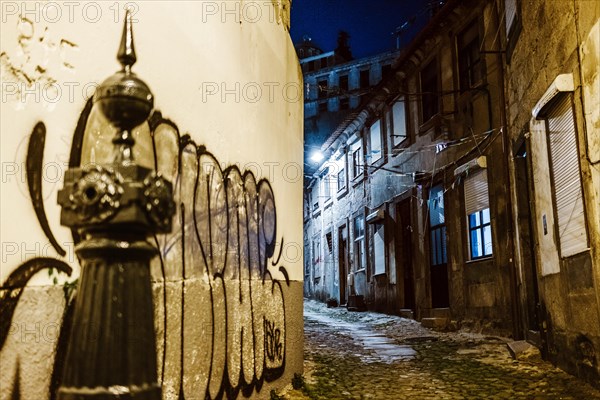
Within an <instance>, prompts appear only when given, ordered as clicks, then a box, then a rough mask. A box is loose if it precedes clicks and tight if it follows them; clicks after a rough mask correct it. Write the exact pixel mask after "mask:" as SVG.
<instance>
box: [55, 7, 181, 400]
mask: <svg viewBox="0 0 600 400" xmlns="http://www.w3.org/2000/svg"><path fill="white" fill-rule="evenodd" d="M118 60H119V61H120V63H121V65H122V70H121V71H119V72H117V73H116V74H114V75H113V76H111V77H110V78H108V79H107V80H106V81H104V83H102V85H100V87H99V88H98V89H97V91H96V94H95V96H94V103H95V106H96V107H100V109H101V111H102V113H103V114H104V115H105V116H106V118H107V119H108V121H109V122H110V123H111V124H112V125H114V126H115V127H116V128H117V129H118V134H117V135H116V137H115V138H114V139H113V144H114V146H115V157H114V161H113V162H112V163H110V164H108V165H88V166H82V167H80V168H73V169H70V170H69V171H67V173H66V176H65V185H64V188H63V189H62V190H60V192H59V194H58V202H59V204H60V205H61V207H62V213H61V223H62V225H65V226H68V227H71V228H75V229H77V230H78V231H79V232H80V233H81V235H82V237H83V241H82V242H81V243H79V244H78V245H77V247H76V252H77V255H78V257H79V259H80V261H81V268H82V271H81V278H80V280H79V286H78V291H77V296H76V300H75V309H74V315H73V326H72V329H71V335H70V339H69V343H68V349H67V355H66V361H65V368H64V371H63V380H62V384H61V386H60V388H59V390H58V399H59V400H83V399H86V400H87V399H94V400H109V399H113V400H114V399H143V400H159V399H161V397H162V394H161V388H160V385H159V383H158V379H157V367H156V342H155V331H154V322H153V320H154V318H153V317H154V313H153V301H152V287H151V281H150V269H149V265H150V260H151V259H152V257H154V256H155V255H156V252H157V251H156V249H155V248H154V247H153V246H152V245H150V244H149V243H148V242H147V240H146V238H147V237H148V236H149V235H150V234H152V233H155V232H161V233H164V232H169V231H170V230H171V218H172V216H173V214H174V203H173V199H172V197H173V195H172V186H171V183H169V182H168V181H166V180H164V179H163V178H162V177H161V176H160V175H158V174H156V173H155V172H154V171H153V170H149V169H148V168H145V167H142V166H140V165H137V164H136V163H135V160H134V159H133V151H132V148H133V146H134V144H135V142H134V139H133V137H132V135H131V133H132V130H133V129H134V128H135V127H136V126H138V125H140V124H141V123H143V122H144V121H146V120H147V118H148V116H149V115H150V112H151V111H152V108H153V96H152V93H151V92H150V89H149V88H148V86H147V85H146V84H145V83H144V82H143V81H142V80H141V79H139V78H138V77H137V76H136V75H135V74H134V73H133V72H131V67H132V65H133V64H134V63H135V61H136V55H135V50H134V47H133V33H132V22H131V15H130V14H129V12H128V13H127V16H126V19H125V26H124V29H123V38H122V40H121V46H120V49H119V53H118Z"/></svg>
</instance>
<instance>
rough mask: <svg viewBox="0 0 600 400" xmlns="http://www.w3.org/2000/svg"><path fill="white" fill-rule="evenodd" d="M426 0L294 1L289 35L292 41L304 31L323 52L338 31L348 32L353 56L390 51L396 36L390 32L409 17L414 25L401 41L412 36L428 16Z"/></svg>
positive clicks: (328, 49)
mask: <svg viewBox="0 0 600 400" xmlns="http://www.w3.org/2000/svg"><path fill="white" fill-rule="evenodd" d="M428 2H429V1H427V0H294V1H292V27H291V36H292V40H293V42H294V43H298V42H300V41H302V37H303V36H304V35H305V34H306V35H308V36H310V37H311V38H312V40H313V42H315V43H316V44H317V45H318V46H319V47H321V49H323V51H330V50H333V49H335V47H336V46H337V36H338V31H340V30H345V31H346V32H348V33H349V34H350V48H351V50H352V55H353V56H354V58H361V57H365V56H369V55H372V54H376V53H380V52H384V51H387V50H392V49H394V48H395V46H396V39H395V38H394V36H393V35H392V32H393V31H394V30H395V28H396V27H398V26H401V25H402V24H404V23H405V22H406V21H407V20H409V19H410V18H411V17H412V16H415V15H416V16H417V21H416V23H415V25H414V26H413V27H412V28H411V29H410V30H409V31H408V33H407V35H406V36H405V38H403V40H402V42H403V43H404V44H405V43H406V42H407V41H408V40H409V39H410V37H413V36H414V34H415V32H416V31H417V28H418V27H419V26H423V25H424V22H425V20H426V19H427V6H426V5H427V3H428Z"/></svg>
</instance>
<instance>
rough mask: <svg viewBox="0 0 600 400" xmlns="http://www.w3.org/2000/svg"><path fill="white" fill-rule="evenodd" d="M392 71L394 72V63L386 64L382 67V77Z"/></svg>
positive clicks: (385, 76)
mask: <svg viewBox="0 0 600 400" xmlns="http://www.w3.org/2000/svg"><path fill="white" fill-rule="evenodd" d="M391 73H392V64H385V65H383V66H382V67H381V77H382V78H383V79H385V78H387V77H388V76H390V74H391Z"/></svg>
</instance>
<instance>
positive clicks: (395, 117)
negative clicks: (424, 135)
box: [389, 96, 407, 146]
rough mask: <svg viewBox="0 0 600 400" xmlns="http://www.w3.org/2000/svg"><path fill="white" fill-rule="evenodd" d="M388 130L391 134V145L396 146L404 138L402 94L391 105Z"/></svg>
mask: <svg viewBox="0 0 600 400" xmlns="http://www.w3.org/2000/svg"><path fill="white" fill-rule="evenodd" d="M389 115H390V116H391V121H390V122H391V124H390V125H391V126H390V131H391V135H392V145H393V146H397V145H399V144H400V143H402V142H404V140H406V136H407V135H406V133H407V129H406V102H405V101H404V96H401V97H400V98H399V99H398V100H397V101H396V102H395V103H394V105H393V106H392V110H391V113H390V114H389Z"/></svg>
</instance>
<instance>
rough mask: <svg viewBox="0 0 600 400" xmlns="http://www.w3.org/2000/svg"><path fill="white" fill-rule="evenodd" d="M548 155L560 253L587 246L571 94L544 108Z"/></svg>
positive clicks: (582, 248)
mask: <svg viewBox="0 0 600 400" xmlns="http://www.w3.org/2000/svg"><path fill="white" fill-rule="evenodd" d="M547 118H548V136H549V142H550V158H551V161H552V174H553V177H554V193H555V197H556V214H557V219H558V236H559V239H560V253H561V256H562V257H568V256H571V255H573V254H577V253H579V252H581V251H583V250H585V249H587V234H586V230H585V214H584V210H583V196H582V191H581V177H580V175H579V155H578V151H577V136H576V131H575V121H574V118H573V107H572V106H571V97H570V96H563V97H562V98H561V99H559V101H558V102H557V103H556V104H555V105H554V106H552V108H551V109H550V110H549V112H548V117H547Z"/></svg>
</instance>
